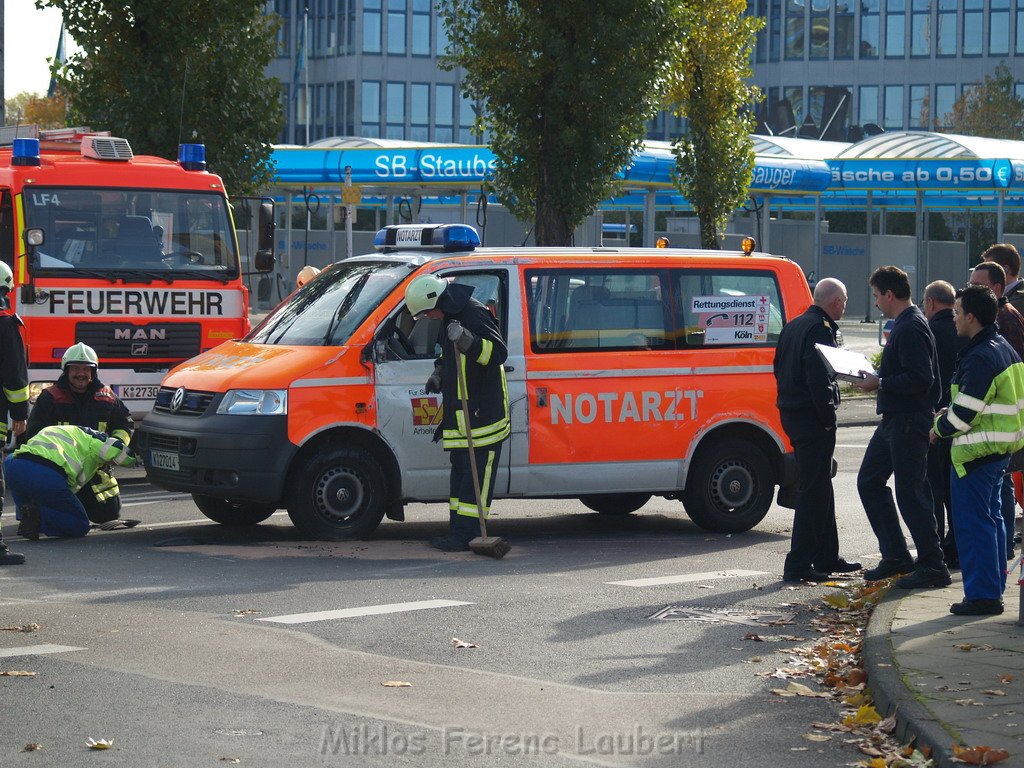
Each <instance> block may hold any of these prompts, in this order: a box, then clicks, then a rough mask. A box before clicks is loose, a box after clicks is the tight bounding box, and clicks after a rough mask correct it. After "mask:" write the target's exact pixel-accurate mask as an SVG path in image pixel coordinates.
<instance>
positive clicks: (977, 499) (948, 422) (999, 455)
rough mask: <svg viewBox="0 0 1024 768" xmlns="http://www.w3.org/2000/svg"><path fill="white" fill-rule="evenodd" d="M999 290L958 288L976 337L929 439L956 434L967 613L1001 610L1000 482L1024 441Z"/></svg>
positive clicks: (958, 610)
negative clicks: (1000, 323)
mask: <svg viewBox="0 0 1024 768" xmlns="http://www.w3.org/2000/svg"><path fill="white" fill-rule="evenodd" d="M997 307H998V304H997V301H996V297H995V294H994V293H992V289H991V288H989V287H988V286H984V285H969V286H967V287H966V288H964V289H962V290H961V291H960V292H959V293H957V298H956V304H954V306H953V319H954V321H955V322H956V330H957V333H958V334H960V335H961V336H966V337H968V338H970V341H969V342H968V344H967V346H966V347H964V348H963V351H961V353H960V364H959V365H958V366H957V369H956V373H954V374H953V381H952V384H951V386H950V395H951V398H950V404H949V408H946V409H943V410H941V411H939V413H938V414H937V415H936V417H935V424H934V425H933V427H932V431H931V434H930V435H929V438H930V439H931V440H932V441H933V442H934V441H935V440H938V439H942V438H948V439H951V440H952V447H951V449H950V460H951V461H952V464H953V468H952V470H951V472H950V496H951V498H952V502H953V526H954V528H955V529H956V546H957V550H958V552H959V555H960V570H961V572H962V573H963V579H964V600H963V601H962V602H959V603H954V604H953V605H951V606H950V608H949V610H950V612H951V613H955V614H958V615H961V616H978V615H989V614H1000V613H1002V612H1003V600H1002V596H1003V590H1004V589H1005V588H1006V573H1005V571H1004V568H1005V563H1006V559H1005V553H1006V528H1005V527H1004V525H1003V518H1002V512H1001V509H1000V507H1001V501H1000V486H1001V483H1002V476H1003V470H1004V469H1005V468H1006V464H1007V462H1008V461H1009V459H1010V454H1012V453H1013V452H1014V451H1018V450H1020V449H1021V448H1024V437H1022V435H1024V408H1022V407H1021V403H1024V363H1022V362H1021V359H1020V357H1019V356H1018V355H1017V353H1016V352H1014V350H1013V348H1012V347H1011V346H1010V345H1009V344H1008V343H1007V341H1006V339H1004V338H1003V337H1002V336H1000V335H999V333H998V332H997V330H996V311H997Z"/></svg>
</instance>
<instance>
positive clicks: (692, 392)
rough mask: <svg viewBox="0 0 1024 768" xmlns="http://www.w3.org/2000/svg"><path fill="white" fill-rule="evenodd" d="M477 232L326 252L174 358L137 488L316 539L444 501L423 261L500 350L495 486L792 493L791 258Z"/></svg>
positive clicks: (578, 492)
mask: <svg viewBox="0 0 1024 768" xmlns="http://www.w3.org/2000/svg"><path fill="white" fill-rule="evenodd" d="M478 245H479V238H478V237H477V235H476V232H475V231H474V230H473V229H472V228H471V227H468V226H465V225H459V224H449V225H441V226H416V225H403V226H395V227H387V228H385V229H383V230H381V231H380V232H379V233H378V234H377V238H376V246H377V248H378V252H377V253H375V254H372V255H365V256H358V257H354V258H349V259H345V260H344V261H341V262H338V263H336V264H334V265H333V266H331V267H329V268H328V269H326V270H325V271H324V272H322V273H321V274H320V275H318V276H317V277H315V278H314V279H313V280H311V281H310V282H309V283H308V284H307V285H306V286H304V287H303V288H302V289H300V290H299V291H297V292H296V293H295V294H294V295H292V296H291V297H290V298H289V299H288V300H287V301H286V302H285V303H284V304H283V305H282V306H280V307H278V308H277V309H276V310H275V311H274V312H273V313H272V314H271V315H270V316H268V317H267V319H266V320H265V321H264V322H263V323H262V324H260V325H259V326H258V327H257V328H256V329H255V330H253V331H252V333H250V334H249V335H248V336H247V337H246V338H244V339H242V340H241V341H232V342H228V343H226V344H223V345H221V346H220V347H218V348H217V349H215V350H213V351H210V352H206V353H204V354H202V355H200V356H199V357H197V358H195V359H194V360H190V361H189V362H187V363H184V364H183V365H180V366H178V367H177V368H176V369H174V370H173V371H171V373H170V374H169V375H168V376H167V378H166V379H165V380H164V382H163V385H162V386H161V388H160V392H159V394H158V396H157V400H156V405H155V406H154V410H153V412H152V413H151V414H150V415H149V416H148V417H147V418H146V420H145V421H144V422H143V424H142V425H141V427H140V429H139V431H138V435H137V436H138V439H139V448H140V450H141V454H142V455H143V457H144V460H145V463H146V466H147V472H148V475H149V478H150V480H151V481H152V482H153V483H155V484H156V485H158V486H162V487H164V488H167V489H171V490H177V491H186V492H189V493H192V494H193V496H194V498H195V500H196V503H197V505H198V506H199V508H200V509H201V510H202V511H203V512H204V513H205V514H206V515H207V516H208V517H210V518H211V519H213V520H215V521H218V522H221V523H229V524H255V523H258V522H260V521H262V520H264V519H266V518H267V517H269V516H270V515H271V514H272V513H273V512H274V511H275V510H277V509H279V508H282V507H283V508H285V509H287V510H288V514H289V516H290V517H291V519H292V521H293V522H294V524H295V525H296V526H297V527H298V528H300V529H301V530H302V531H303V532H304V533H306V534H308V535H310V536H312V537H317V538H324V539H347V538H355V537H363V536H366V535H367V534H369V533H370V532H372V531H373V530H374V529H375V528H376V527H377V525H378V524H379V523H380V521H381V519H382V518H383V517H384V516H385V515H387V516H388V517H389V518H392V519H398V520H402V519H404V513H403V505H404V504H405V503H406V502H410V501H421V502H444V503H447V501H448V496H449V486H448V479H449V471H450V464H449V462H448V459H447V457H446V455H445V453H444V452H443V451H442V449H441V446H440V443H437V442H434V432H435V429H436V427H437V425H438V424H439V422H440V415H441V409H442V408H446V407H458V406H457V404H451V403H442V402H441V399H440V396H439V395H432V394H427V393H426V392H425V390H424V384H425V382H426V380H427V378H428V377H429V376H430V375H431V373H432V371H433V368H434V359H435V357H436V356H437V354H438V351H439V348H440V347H439V345H438V333H439V330H440V323H441V322H442V321H440V320H431V319H429V318H421V319H418V320H417V319H414V318H413V317H411V316H410V314H409V311H408V310H407V309H406V307H405V299H404V293H405V286H406V284H407V283H408V282H409V281H410V280H412V279H413V277H415V276H416V275H419V274H423V273H432V274H436V275H439V276H441V277H443V278H445V279H448V280H452V281H457V282H460V283H465V284H468V285H471V286H473V287H474V293H473V296H474V297H475V298H476V299H477V300H478V301H480V302H481V303H483V304H484V305H486V306H488V307H490V308H491V310H492V311H493V312H494V315H495V317H496V318H497V320H498V323H499V325H500V327H501V329H502V332H503V333H504V336H505V338H506V340H507V343H508V359H507V360H506V362H505V373H506V379H507V383H508V394H509V400H510V404H511V409H510V412H511V421H512V435H511V437H510V438H509V442H508V443H507V445H506V448H505V449H504V450H502V452H501V462H502V466H501V467H500V470H499V474H498V479H497V482H496V484H495V497H496V498H520V499H524V498H554V497H562V498H565V497H575V498H579V499H580V501H582V502H583V504H584V505H586V506H587V507H589V508H590V509H592V510H596V511H597V512H600V513H605V514H627V513H630V512H633V511H635V510H637V509H639V508H640V507H642V506H643V505H644V504H645V503H646V502H647V501H648V500H649V499H650V498H651V497H652V496H653V495H658V496H663V497H666V498H671V499H679V500H680V501H681V502H682V508H683V509H685V511H686V512H687V514H689V516H690V518H691V519H692V520H693V521H694V522H695V523H697V524H698V525H699V526H701V527H703V528H705V529H707V530H711V531H721V532H738V531H746V530H748V529H750V528H751V527H753V526H754V525H756V524H757V523H758V522H759V521H760V520H761V519H762V518H764V516H765V514H767V512H768V509H769V507H770V506H771V504H772V500H773V498H774V496H775V489H776V487H777V486H781V487H782V488H783V490H784V491H786V492H787V493H780V496H791V495H792V492H793V491H794V490H795V489H794V487H793V486H794V484H795V482H796V472H795V464H794V459H793V454H792V452H791V447H790V446H789V444H788V442H787V440H786V437H785V434H784V432H783V430H782V426H781V424H780V422H779V414H778V411H777V409H776V407H775V395H776V387H775V379H774V376H773V373H772V362H773V359H774V356H775V345H776V343H777V341H778V338H779V332H780V331H781V330H782V326H783V323H784V322H785V321H786V320H788V319H790V318H793V317H795V316H796V315H797V314H799V313H801V312H803V311H804V310H805V309H806V308H807V307H808V305H809V304H810V303H811V295H810V292H809V290H808V286H807V281H806V279H805V278H804V275H803V272H802V271H801V270H800V268H799V266H798V265H797V264H796V263H794V262H792V261H790V260H788V259H785V258H780V257H775V256H769V255H764V254H755V253H742V252H727V251H683V250H672V249H638V248H623V249H612V248H479V247H477V246H478ZM751 245H752V242H751ZM784 501H785V499H780V503H784Z"/></svg>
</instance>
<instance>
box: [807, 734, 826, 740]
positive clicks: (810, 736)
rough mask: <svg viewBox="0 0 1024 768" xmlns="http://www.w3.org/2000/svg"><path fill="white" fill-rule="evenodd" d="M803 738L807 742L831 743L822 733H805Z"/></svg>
mask: <svg viewBox="0 0 1024 768" xmlns="http://www.w3.org/2000/svg"><path fill="white" fill-rule="evenodd" d="M804 738H805V739H807V740H808V741H832V737H831V736H826V735H825V734H824V733H805V734H804Z"/></svg>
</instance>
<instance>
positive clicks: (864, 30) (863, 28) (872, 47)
mask: <svg viewBox="0 0 1024 768" xmlns="http://www.w3.org/2000/svg"><path fill="white" fill-rule="evenodd" d="M878 20H879V14H878V0H861V4H860V58H862V59H877V58H878V40H879V33H878V30H879V22H878Z"/></svg>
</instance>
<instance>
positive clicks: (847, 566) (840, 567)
mask: <svg viewBox="0 0 1024 768" xmlns="http://www.w3.org/2000/svg"><path fill="white" fill-rule="evenodd" d="M863 567H864V566H863V565H861V564H860V563H848V562H846V561H845V560H843V558H841V557H840V558H839V559H838V560H836V561H835V562H834V563H832V564H831V565H829V566H828V567H827V568H818V569H817V570H820V571H821V572H822V573H853V572H854V571H859V570H860V569H861V568H863Z"/></svg>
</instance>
